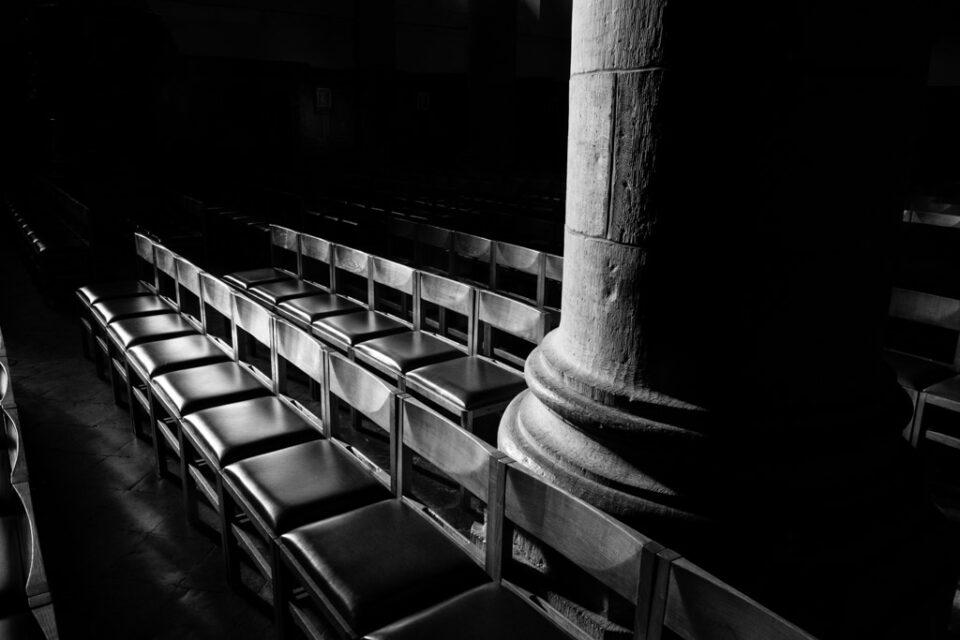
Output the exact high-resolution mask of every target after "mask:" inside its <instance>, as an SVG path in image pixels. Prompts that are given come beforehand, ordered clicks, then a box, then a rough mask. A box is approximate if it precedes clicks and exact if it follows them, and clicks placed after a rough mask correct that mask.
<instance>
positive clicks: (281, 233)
mask: <svg viewBox="0 0 960 640" xmlns="http://www.w3.org/2000/svg"><path fill="white" fill-rule="evenodd" d="M291 254H292V255H291ZM270 261H271V263H272V264H273V266H274V267H276V268H279V269H283V270H284V271H289V272H290V273H291V274H292V275H294V276H299V275H300V234H299V233H298V232H296V231H294V230H293V229H288V228H287V227H282V226H280V225H278V224H272V225H270Z"/></svg>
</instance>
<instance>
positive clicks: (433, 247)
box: [415, 224, 453, 273]
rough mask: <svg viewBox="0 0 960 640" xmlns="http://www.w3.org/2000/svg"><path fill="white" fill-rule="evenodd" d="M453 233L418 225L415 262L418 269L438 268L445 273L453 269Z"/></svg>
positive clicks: (447, 230)
mask: <svg viewBox="0 0 960 640" xmlns="http://www.w3.org/2000/svg"><path fill="white" fill-rule="evenodd" d="M452 246H453V231H451V230H450V229H444V228H443V227H437V226H434V225H432V224H421V225H417V251H416V257H415V262H416V265H417V266H418V267H421V268H422V267H426V266H430V267H436V268H438V269H441V270H443V271H444V272H445V273H450V272H451V271H452V269H453V264H452V261H453V251H452Z"/></svg>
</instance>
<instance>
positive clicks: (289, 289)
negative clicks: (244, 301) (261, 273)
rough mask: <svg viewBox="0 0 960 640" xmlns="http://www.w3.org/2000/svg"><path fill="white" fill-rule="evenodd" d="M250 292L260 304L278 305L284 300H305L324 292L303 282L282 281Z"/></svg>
mask: <svg viewBox="0 0 960 640" xmlns="http://www.w3.org/2000/svg"><path fill="white" fill-rule="evenodd" d="M249 292H250V296H251V297H253V298H256V299H257V300H258V301H260V302H263V303H266V304H268V305H276V304H280V303H281V302H283V301H284V300H292V299H294V298H304V297H306V296H310V295H313V294H315V293H322V290H321V289H320V288H319V287H315V286H313V285H312V284H308V283H306V282H304V281H303V280H281V281H280V282H271V283H270V284H261V285H257V286H255V287H253V288H251V289H250V290H249Z"/></svg>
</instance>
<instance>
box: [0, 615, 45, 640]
mask: <svg viewBox="0 0 960 640" xmlns="http://www.w3.org/2000/svg"><path fill="white" fill-rule="evenodd" d="M0 638H4V639H5V640H6V639H7V638H9V639H10V640H46V636H45V635H44V633H43V628H42V627H41V626H40V623H39V622H37V619H36V618H35V617H34V616H33V613H31V612H30V610H29V609H24V610H21V611H18V612H17V613H11V614H9V615H5V616H0Z"/></svg>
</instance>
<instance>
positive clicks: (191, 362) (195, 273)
mask: <svg viewBox="0 0 960 640" xmlns="http://www.w3.org/2000/svg"><path fill="white" fill-rule="evenodd" d="M175 263H176V274H177V294H176V295H177V298H176V299H177V306H178V307H179V308H180V315H181V317H182V318H183V319H184V320H186V321H187V322H188V323H189V324H190V325H192V326H193V327H195V328H196V329H197V330H198V331H200V332H201V333H196V334H190V335H185V336H179V337H174V338H167V339H163V340H155V341H152V342H146V343H143V344H138V345H136V346H133V347H131V348H129V349H127V352H126V358H125V365H126V378H127V385H128V391H127V393H128V397H129V398H130V399H131V401H130V421H131V426H132V427H133V432H134V434H135V435H136V436H137V437H140V438H143V437H145V436H144V432H143V429H141V428H140V417H141V415H140V414H141V412H142V414H143V417H145V418H148V417H149V413H150V400H149V398H150V391H149V387H150V381H151V380H152V379H153V378H155V377H156V376H159V375H163V374H164V373H169V372H171V371H179V370H180V369H188V368H190V367H199V366H203V365H207V364H213V363H216V362H226V361H228V360H229V359H230V355H229V351H228V349H227V348H225V345H224V344H223V343H222V342H220V341H217V340H215V339H212V338H211V333H212V332H211V329H212V327H211V326H208V323H207V317H206V306H207V305H206V304H205V303H204V296H203V287H202V286H201V283H202V282H203V278H204V275H203V274H202V272H201V271H200V269H199V268H198V267H197V266H196V265H194V264H193V263H191V262H189V261H188V260H185V259H183V258H180V257H179V256H178V257H177V258H176V259H175ZM206 278H208V279H209V278H211V276H206ZM187 298H191V300H193V301H195V302H196V312H192V309H190V307H192V305H191V304H189V303H188V301H187ZM210 320H211V323H210V324H211V325H212V323H213V314H211V318H210Z"/></svg>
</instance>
